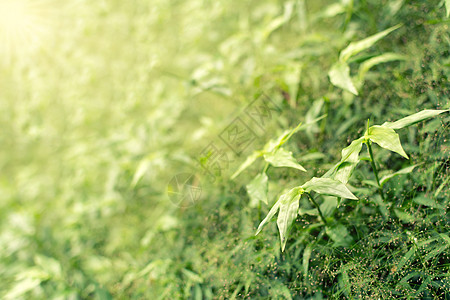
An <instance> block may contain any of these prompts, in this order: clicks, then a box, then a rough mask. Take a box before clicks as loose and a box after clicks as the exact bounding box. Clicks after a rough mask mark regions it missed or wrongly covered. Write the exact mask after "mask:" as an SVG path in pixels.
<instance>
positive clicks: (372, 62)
mask: <svg viewBox="0 0 450 300" xmlns="http://www.w3.org/2000/svg"><path fill="white" fill-rule="evenodd" d="M395 60H406V56H404V55H400V54H396V53H384V54H381V55H379V56H375V57H372V58H370V59H368V60H366V61H365V62H363V63H362V64H361V65H360V67H359V80H360V81H361V82H362V81H363V80H364V77H365V75H366V73H367V71H369V70H370V69H371V68H372V67H374V66H376V65H378V64H381V63H387V62H390V61H395Z"/></svg>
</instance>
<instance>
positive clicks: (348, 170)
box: [333, 137, 364, 184]
mask: <svg viewBox="0 0 450 300" xmlns="http://www.w3.org/2000/svg"><path fill="white" fill-rule="evenodd" d="M363 141H364V137H361V138H359V139H357V140H354V141H352V143H351V144H350V145H349V146H348V147H346V148H344V149H342V158H341V162H340V163H339V164H338V166H337V168H336V171H335V174H334V176H333V178H334V179H335V180H339V181H340V182H342V183H344V184H346V183H347V182H348V180H349V179H350V176H351V175H352V173H353V170H354V169H355V167H356V165H357V164H358V163H359V153H360V152H361V148H362V143H363Z"/></svg>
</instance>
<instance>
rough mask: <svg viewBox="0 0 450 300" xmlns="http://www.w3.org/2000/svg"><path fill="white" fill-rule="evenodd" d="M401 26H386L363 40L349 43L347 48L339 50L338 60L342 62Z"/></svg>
mask: <svg viewBox="0 0 450 300" xmlns="http://www.w3.org/2000/svg"><path fill="white" fill-rule="evenodd" d="M401 26H402V25H401V24H398V25H396V26H393V27H391V28H388V29H386V30H384V31H381V32H379V33H377V34H374V35H372V36H369V37H367V38H365V39H363V40H360V41H357V42H352V43H350V44H349V45H348V46H347V48H345V49H344V50H342V51H341V54H340V55H339V60H340V61H342V62H346V61H347V60H348V59H349V58H350V57H352V56H354V55H356V54H358V53H359V52H361V51H364V50H366V49H368V48H370V47H372V46H373V45H374V44H375V43H376V42H378V41H379V40H380V39H382V38H384V37H385V36H386V35H388V34H389V33H391V32H392V31H394V30H396V29H398V28H400V27H401Z"/></svg>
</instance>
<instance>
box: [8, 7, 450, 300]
mask: <svg viewBox="0 0 450 300" xmlns="http://www.w3.org/2000/svg"><path fill="white" fill-rule="evenodd" d="M2 1H3V2H2V4H0V8H1V9H2V13H1V14H0V16H1V17H2V18H3V20H4V21H3V22H0V27H1V26H3V29H2V35H0V38H1V44H2V46H1V47H0V52H1V53H2V56H1V57H0V78H1V80H0V109H1V114H0V128H1V133H0V145H1V146H0V170H1V172H0V198H1V199H0V278H1V279H2V280H0V298H2V299H190V298H192V299H211V298H222V299H230V298H233V297H237V298H244V297H248V298H272V299H281V298H298V299H303V298H308V297H315V298H316V299H320V298H322V297H332V296H333V295H334V296H335V297H341V296H342V297H344V296H343V295H347V296H348V293H347V294H345V293H344V292H345V288H342V285H341V286H340V285H339V283H338V280H337V279H336V278H337V277H338V275H339V274H341V273H342V272H341V273H340V271H339V270H338V269H339V267H337V266H338V265H339V266H340V267H341V266H344V265H346V264H352V265H353V266H363V265H364V266H367V263H368V261H372V260H373V257H378V256H377V255H380V254H379V253H378V254H377V253H369V252H370V251H369V252H366V255H367V256H366V257H362V258H361V257H360V255H361V254H360V253H361V252H357V254H350V253H348V254H345V255H344V254H342V253H340V251H341V250H336V249H335V248H333V247H331V244H323V245H322V246H320V247H322V248H320V249H321V250H320V251H319V250H318V251H319V252H318V253H317V256H314V255H313V257H315V258H314V260H313V261H316V262H311V265H313V266H314V267H313V268H312V274H310V275H307V276H306V275H305V274H304V272H303V271H302V270H304V267H303V265H304V261H303V262H302V256H301V254H303V251H304V249H305V245H307V244H308V243H312V242H313V240H314V239H315V237H314V235H313V237H309V235H307V234H304V233H300V232H301V230H300V229H299V230H298V234H297V236H295V237H293V239H292V241H291V242H290V244H291V248H289V249H287V251H286V252H285V253H283V254H281V253H280V250H279V241H278V236H277V232H276V228H275V225H274V224H272V225H273V227H272V229H273V230H268V231H266V232H265V233H264V234H260V236H258V237H257V238H255V237H254V232H255V229H256V227H257V225H258V224H259V222H260V221H261V212H258V211H257V209H256V208H253V207H249V205H248V202H249V200H248V196H247V195H246V192H245V189H243V188H244V186H245V184H246V183H248V182H249V181H250V180H251V178H252V176H254V175H255V173H254V172H252V171H248V172H246V173H243V175H241V176H242V177H239V178H238V179H237V180H235V181H231V180H230V179H229V177H230V175H231V174H232V173H233V172H234V171H235V170H236V167H237V166H238V165H239V164H240V163H242V162H243V161H244V160H245V157H246V155H248V154H249V153H251V151H252V150H255V149H258V146H259V145H262V144H264V143H266V142H267V141H268V140H269V139H270V138H273V137H275V136H277V135H278V134H279V133H280V132H282V131H283V130H285V129H287V128H289V127H292V126H295V125H296V124H298V122H300V121H303V122H305V121H308V120H312V119H314V118H316V117H318V116H320V115H323V114H326V113H328V116H327V118H326V119H324V120H323V121H320V122H318V123H317V124H315V125H314V126H311V127H309V128H308V130H306V131H305V132H302V133H301V134H299V135H297V136H296V138H295V139H294V142H293V143H292V144H291V149H290V150H291V151H293V152H294V156H295V157H297V158H298V159H299V160H300V161H303V163H304V164H305V165H307V166H308V168H307V169H308V170H310V171H309V173H308V174H298V172H294V171H290V170H284V171H278V172H275V171H274V173H273V176H274V177H275V178H278V179H277V180H275V182H274V183H271V186H270V188H271V191H273V192H271V193H273V195H271V197H272V198H271V199H272V201H273V199H274V197H275V196H276V194H277V193H278V192H280V191H281V190H282V189H283V188H284V187H285V186H286V185H287V183H288V182H298V181H299V180H304V179H306V178H310V177H311V176H313V175H316V174H319V175H321V174H323V173H324V172H325V171H326V170H327V168H328V167H329V166H331V165H332V164H333V163H334V162H335V161H336V160H337V158H338V157H339V153H340V149H342V147H345V146H346V145H347V142H348V141H349V140H350V138H353V137H356V136H357V135H358V134H361V131H362V130H363V129H364V124H365V122H366V120H367V119H368V118H370V119H371V120H372V121H373V123H374V124H381V123H383V122H384V121H388V120H393V119H397V118H400V117H403V116H405V115H407V114H410V113H413V112H415V111H417V110H418V109H425V108H432V109H435V108H448V96H449V93H450V89H449V87H450V86H449V81H448V77H449V73H450V71H449V64H450V56H449V54H450V53H449V49H450V48H449V46H450V36H449V30H448V26H449V23H448V20H449V19H448V18H446V9H445V2H444V1H407V0H405V1H401V0H396V1H384V0H383V1H372V0H360V1H359V0H355V1H353V0H342V1H322V0H320V1H305V0H292V1H277V0H264V1H235V0H232V1H209V0H185V1H178V0H152V1H144V0H132V1H117V0H108V1H83V0H68V1H63V2H57V1H50V0H48V1H44V0H40V1H31V0H22V1H19V2H17V3H19V5H18V6H12V5H10V4H7V1H6V0H2ZM447 2H448V1H447ZM5 3H6V4H5ZM6 16H11V17H8V18H7V17H6ZM5 20H9V21H8V22H9V23H8V22H7V21H5ZM11 20H12V21H11ZM11 22H12V23H11ZM399 23H403V24H404V26H403V27H402V28H400V29H398V30H397V31H395V32H393V33H391V34H390V35H389V36H388V37H387V38H385V39H383V40H382V41H380V42H379V43H377V45H376V46H374V47H372V48H371V49H370V50H369V51H367V52H366V53H365V54H364V55H362V56H359V57H358V58H357V59H356V60H355V61H354V62H353V65H351V66H352V74H354V73H353V72H355V70H357V67H358V64H359V63H360V62H361V61H364V60H365V59H367V58H370V57H372V56H374V55H378V54H381V53H384V52H394V53H398V54H401V55H404V56H405V57H406V59H405V60H402V61H395V62H390V63H387V64H382V65H379V66H376V67H374V68H373V69H372V70H371V71H370V72H369V73H368V74H367V76H366V82H365V84H364V86H363V87H362V88H361V90H360V91H361V92H360V95H359V96H357V97H355V96H353V95H351V94H349V93H347V92H343V91H342V90H340V89H338V88H336V87H333V86H332V85H331V84H330V82H329V79H328V77H327V73H328V70H329V68H330V66H331V65H332V64H333V63H334V62H335V61H336V60H337V59H338V54H339V51H340V50H342V49H343V48H344V47H345V46H347V45H348V43H350V42H351V41H355V40H360V39H362V38H365V37H367V36H369V35H372V34H375V33H377V32H379V31H381V30H384V29H386V28H388V27H390V26H394V25H396V24H399ZM8 24H10V25H8ZM11 24H13V25H11ZM8 26H9V27H8ZM262 93H264V95H266V96H267V97H268V98H269V99H271V101H272V103H274V104H275V105H276V106H277V107H278V108H279V109H280V111H279V112H278V113H277V114H276V115H274V116H275V117H274V118H271V120H270V122H268V123H267V126H265V127H264V130H263V132H262V133H261V134H260V135H259V136H258V138H257V139H256V140H255V143H254V144H252V145H251V146H250V147H249V148H248V149H247V150H246V152H244V153H243V155H240V156H238V155H236V154H235V153H234V152H233V151H231V150H230V149H228V148H226V146H224V144H223V143H222V141H221V140H220V138H219V136H220V134H221V133H222V131H223V130H224V129H225V128H226V127H227V126H228V125H229V124H231V123H232V122H233V120H234V119H235V118H236V117H239V116H242V114H243V110H244V109H245V107H246V106H247V105H248V104H249V103H251V101H253V100H254V99H258V97H259V96H260V95H261V94H262ZM321 99H322V100H321ZM324 99H325V100H324ZM445 118H446V119H445ZM446 122H447V123H446ZM427 124H428V127H426V126H419V130H420V131H418V129H417V128H414V129H410V130H409V131H408V130H406V131H405V132H404V133H403V136H402V139H404V141H405V143H406V144H405V145H404V147H405V150H407V152H408V151H409V153H411V157H412V159H413V160H415V161H414V162H416V163H417V162H424V163H426V164H425V165H423V166H422V169H421V170H420V172H417V174H415V175H411V176H413V177H414V176H416V177H414V178H410V179H404V181H400V183H398V186H393V187H391V192H392V193H393V194H394V195H395V197H397V198H401V197H404V198H405V199H410V198H411V197H412V196H411V195H410V194H411V191H416V190H417V191H418V190H420V189H421V188H422V190H424V189H425V190H426V189H427V188H428V189H430V188H431V187H436V186H439V185H440V184H441V183H442V182H445V180H446V179H447V180H448V151H449V144H448V131H447V127H446V125H445V124H448V117H447V116H445V117H442V118H440V119H439V120H436V121H433V122H430V123H427ZM210 143H216V144H217V145H221V147H222V149H226V155H227V157H229V158H230V161H229V165H227V167H226V168H223V169H222V170H220V172H219V173H216V174H215V176H214V179H213V180H211V176H210V175H208V174H205V173H204V171H203V170H202V168H201V167H199V161H201V159H202V155H201V153H202V151H203V150H204V149H205V147H207V146H208V145H209V144H210ZM306 154H313V155H312V156H309V157H306V158H304V156H306ZM302 157H303V158H304V159H303V158H302ZM385 157H386V158H382V164H383V165H385V166H389V167H392V168H394V169H398V168H397V167H401V166H402V164H404V162H400V161H399V160H398V158H397V157H392V156H389V155H387V156H385ZM203 159H205V158H204V157H203ZM206 159H207V158H206ZM432 167H433V168H435V169H433V170H436V169H439V171H438V172H437V175H436V172H432V171H430V170H431V168H432ZM427 170H428V171H427ZM368 171H370V169H367V170H366V169H363V170H361V171H360V173H359V174H358V176H359V177H364V174H365V172H366V173H367V174H369V173H368ZM186 172H187V173H192V174H195V176H197V178H198V180H199V182H200V184H201V188H202V192H201V195H200V196H199V197H196V198H195V203H194V204H193V205H190V206H188V207H184V206H181V207H180V206H179V205H178V206H177V205H174V203H173V201H171V199H170V198H169V196H168V194H167V187H168V184H169V182H170V180H171V179H172V178H173V177H174V176H175V175H177V174H179V173H186ZM427 172H428V173H427ZM433 176H434V177H433ZM427 178H428V179H427ZM430 178H431V179H430ZM433 178H434V179H433ZM427 180H428V181H427ZM430 180H431V181H430ZM447 182H448V181H447ZM359 188H364V187H359ZM447 188H448V186H445V185H444V186H443V190H444V191H445V190H446V189H447ZM443 193H444V192H443ZM445 196H448V192H445V193H444V194H442V197H445ZM366 202H367V203H365V204H364V205H366V206H370V205H372V206H373V203H372V204H370V203H369V202H370V201H368V200H367V201H366ZM402 203H403V202H402ZM446 203H447V204H448V201H447V202H446ZM355 205H356V204H355ZM364 205H363V204H361V205H359V204H358V205H356V208H354V207H353V209H356V211H357V213H353V214H351V216H350V217H349V218H350V221H349V222H350V223H351V222H356V223H358V222H359V223H364V222H365V220H369V219H368V216H373V219H371V220H370V221H367V222H369V223H371V224H373V226H375V227H376V226H378V225H375V224H377V222H379V221H380V218H378V217H377V216H376V215H377V214H378V212H377V210H376V209H374V208H373V207H372V210H370V211H365V208H363V207H364ZM443 205H444V206H445V203H444V204H443ZM268 208H270V206H269V207H263V210H264V211H266V210H267V209H268ZM346 209H347V211H348V210H349V207H348V206H347V207H344V208H342V209H341V212H340V213H344V212H345V211H346ZM411 211H413V208H411ZM414 211H415V210H414ZM340 213H339V214H340ZM339 214H338V215H339ZM444 215H445V214H444ZM351 218H353V219H351ZM351 220H353V221H351ZM443 220H444V222H441V224H440V225H433V226H434V228H436V227H439V226H441V227H439V228H440V230H447V229H448V224H446V223H445V220H446V217H444V219H443ZM441 221H442V220H441ZM392 222H394V221H392ZM430 222H435V220H430ZM299 228H300V226H299ZM427 228H428V227H427ZM374 230H375V231H377V232H384V231H387V232H391V233H392V232H395V229H392V228H391V227H389V226H387V225H382V227H377V228H375V229H374ZM410 230H412V231H414V228H411V229H410ZM363 231H364V230H363ZM361 232H362V231H361ZM369 232H372V229H370V230H369V229H367V230H366V231H365V234H368V233H369ZM417 232H423V228H422V229H420V228H418V229H417ZM358 234H360V232H359V231H358V233H355V236H357V235H358ZM361 234H362V233H361ZM418 234H419V233H418ZM261 235H262V236H261ZM363 235H364V234H363ZM424 235H426V234H425V233H424ZM359 238H361V236H360V237H359ZM363 244H364V243H361V245H363ZM367 244H368V245H369V246H367V247H371V246H370V245H373V244H371V242H370V241H369V242H367ZM318 247H319V246H318ZM361 247H362V248H361V249H363V250H362V251H363V252H364V251H366V250H367V249H366V250H364V249H365V248H364V246H361ZM395 249H396V250H395V251H396V252H395V253H396V255H397V257H399V259H400V258H401V257H403V255H404V254H405V253H406V252H407V251H408V249H405V248H402V246H401V245H397V248H395ZM342 251H344V252H345V251H346V250H342ZM393 251H394V250H393ZM370 255H372V256H370ZM389 259H390V260H391V261H392V259H394V258H393V257H387V258H386V257H385V258H384V260H383V262H378V264H379V265H383V264H384V265H383V266H384V267H385V268H386V269H388V268H390V266H391V265H390V262H388V260H389ZM358 264H360V265H358ZM442 264H443V266H441V265H439V266H440V267H439V266H438V265H437V267H436V268H438V267H439V268H443V269H439V271H438V269H429V272H430V274H431V273H433V272H434V273H433V274H437V273H441V274H447V275H446V276H449V274H450V273H448V266H449V264H448V258H447V261H446V262H443V263H442ZM336 268H337V269H336ZM347 269H348V270H350V268H347ZM373 272H374V273H373V274H378V273H377V272H378V271H373ZM381 273H382V272H381ZM342 274H343V273H342ZM345 274H347V273H345ZM373 274H363V275H361V274H359V275H358V274H353V276H354V277H351V276H352V275H351V274H350V277H351V278H354V279H352V280H359V281H358V282H360V283H361V286H365V288H366V289H368V290H369V291H370V294H368V295H369V296H370V297H384V296H385V297H388V296H386V295H392V294H389V289H390V288H391V287H392V286H394V287H396V283H395V282H396V281H395V278H391V279H389V280H391V281H389V280H387V281H386V282H387V283H386V286H382V285H383V284H379V283H377V278H378V277H376V276H378V275H373ZM406 275H407V274H406ZM339 276H341V277H342V276H343V275H339ZM347 276H349V275H347ZM355 278H356V279H355ZM361 278H363V279H364V278H365V279H367V280H368V281H363V279H361ZM446 278H449V277H446ZM344 279H345V278H344ZM347 279H348V278H347ZM442 280H444V279H442ZM446 280H447V281H445V280H444V281H442V282H443V283H442V289H446V288H449V283H448V279H446ZM390 282H394V283H392V284H391V283H390ZM418 285H419V286H420V284H419V283H418ZM339 286H340V287H341V288H339ZM410 287H411V289H414V290H415V291H417V290H418V288H415V287H414V286H413V285H411V286H410ZM405 289H406V287H405ZM440 289H441V288H440V287H438V288H437V290H438V291H440ZM343 291H344V292H343ZM447 291H448V290H447ZM405 293H406V292H405ZM355 295H358V294H355ZM361 295H366V294H364V292H362V294H361ZM411 295H413V294H411ZM430 295H431V294H430ZM436 295H438V294H436ZM366 296H367V295H366ZM447 296H448V294H447ZM385 299H387V298H385Z"/></svg>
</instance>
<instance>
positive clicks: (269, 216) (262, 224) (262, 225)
mask: <svg viewBox="0 0 450 300" xmlns="http://www.w3.org/2000/svg"><path fill="white" fill-rule="evenodd" d="M280 204H281V201H280V200H278V201H277V202H276V203H275V204H274V205H273V206H272V208H271V209H270V211H269V213H268V214H267V216H266V217H265V218H264V220H262V222H261V223H260V224H259V226H258V230H256V233H255V235H258V233H260V232H261V230H262V229H263V227H264V225H266V223H267V222H269V221H270V220H271V219H272V218H273V216H274V215H275V214H276V213H277V211H278V209H279V208H280Z"/></svg>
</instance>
